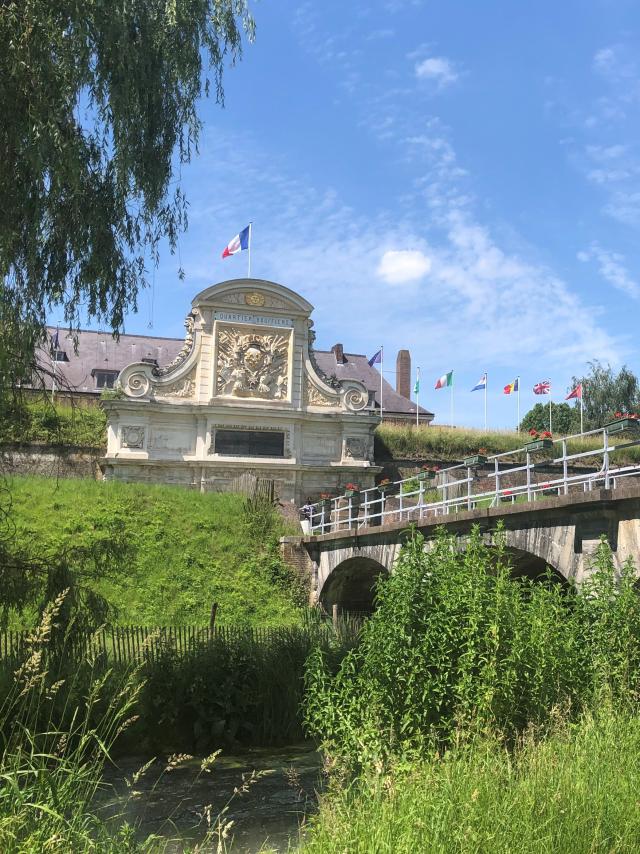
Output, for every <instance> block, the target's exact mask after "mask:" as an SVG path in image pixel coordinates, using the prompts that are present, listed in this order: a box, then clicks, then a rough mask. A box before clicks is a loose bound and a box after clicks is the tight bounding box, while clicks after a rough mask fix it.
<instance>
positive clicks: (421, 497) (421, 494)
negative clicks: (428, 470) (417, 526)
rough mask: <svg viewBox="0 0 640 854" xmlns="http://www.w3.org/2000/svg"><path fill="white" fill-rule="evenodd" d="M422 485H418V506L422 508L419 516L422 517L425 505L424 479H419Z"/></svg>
mask: <svg viewBox="0 0 640 854" xmlns="http://www.w3.org/2000/svg"><path fill="white" fill-rule="evenodd" d="M419 483H420V486H419V487H418V490H419V491H418V507H419V508H420V512H419V513H418V518H419V519H422V508H423V507H424V481H423V480H421V481H419Z"/></svg>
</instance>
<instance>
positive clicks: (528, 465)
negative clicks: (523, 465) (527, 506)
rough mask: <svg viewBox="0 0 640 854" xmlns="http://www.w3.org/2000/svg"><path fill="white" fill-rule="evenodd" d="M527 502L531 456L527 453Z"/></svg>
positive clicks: (529, 495)
mask: <svg viewBox="0 0 640 854" xmlns="http://www.w3.org/2000/svg"><path fill="white" fill-rule="evenodd" d="M527 501H531V454H530V453H529V451H527Z"/></svg>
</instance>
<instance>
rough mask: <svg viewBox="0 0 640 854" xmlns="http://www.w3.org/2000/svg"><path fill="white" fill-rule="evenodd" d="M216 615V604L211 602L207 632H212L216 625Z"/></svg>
mask: <svg viewBox="0 0 640 854" xmlns="http://www.w3.org/2000/svg"><path fill="white" fill-rule="evenodd" d="M217 613H218V603H217V602H213V604H212V605H211V614H210V616H209V631H210V632H212V631H213V630H214V628H215V625H216V614H217Z"/></svg>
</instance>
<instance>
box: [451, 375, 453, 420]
mask: <svg viewBox="0 0 640 854" xmlns="http://www.w3.org/2000/svg"><path fill="white" fill-rule="evenodd" d="M451 426H452V427H453V371H451Z"/></svg>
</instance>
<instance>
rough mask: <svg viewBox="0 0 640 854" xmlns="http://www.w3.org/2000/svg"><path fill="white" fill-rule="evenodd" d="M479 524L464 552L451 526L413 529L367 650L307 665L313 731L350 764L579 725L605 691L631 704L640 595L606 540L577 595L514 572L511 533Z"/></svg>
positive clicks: (630, 571) (368, 634)
mask: <svg viewBox="0 0 640 854" xmlns="http://www.w3.org/2000/svg"><path fill="white" fill-rule="evenodd" d="M494 539H495V544H494V545H488V544H487V543H485V542H484V540H483V538H482V536H481V535H480V533H479V532H478V531H477V530H476V531H474V533H473V534H472V536H471V538H470V542H469V544H468V546H467V548H466V549H465V550H464V551H462V550H461V549H460V548H459V545H458V543H457V541H456V538H455V536H453V535H451V534H447V533H446V532H444V531H441V532H440V533H439V535H438V536H437V538H436V540H435V542H434V544H433V547H432V548H431V550H430V551H427V552H425V550H424V541H423V539H422V537H421V536H420V535H418V534H414V535H413V536H412V538H411V539H410V541H409V542H408V543H407V544H406V545H405V546H404V548H403V550H402V552H401V555H400V558H399V561H398V564H397V567H396V570H395V572H394V574H393V575H392V576H391V577H390V578H389V579H388V580H386V581H383V582H381V583H380V586H379V589H378V607H377V610H376V612H375V614H374V615H373V617H372V618H371V619H370V620H369V621H368V622H367V624H366V625H365V626H364V628H363V631H362V639H361V643H360V645H359V646H358V648H357V649H354V650H352V651H351V652H350V653H349V654H348V655H347V656H346V657H345V658H344V660H343V661H342V663H341V665H340V667H339V669H338V670H337V673H335V675H334V673H333V672H332V670H331V668H330V667H329V665H328V664H327V662H326V661H325V657H324V654H323V652H322V650H319V649H316V650H314V651H313V652H312V654H311V656H310V659H309V662H308V666H307V670H306V685H307V695H306V705H305V715H306V723H307V726H308V729H309V731H310V732H311V733H312V734H313V735H315V736H316V737H317V738H319V739H320V740H321V741H322V742H323V743H324V745H325V746H326V747H327V748H328V749H329V750H330V752H332V753H334V754H336V755H338V756H340V757H342V758H343V759H344V760H346V761H347V762H348V763H349V764H351V765H356V766H357V765H364V766H367V765H371V764H373V765H375V764H379V763H380V762H382V763H383V764H384V763H385V762H387V761H388V760H389V759H390V757H392V756H394V755H395V756H396V757H397V756H398V755H402V756H405V757H419V756H424V755H425V754H427V753H429V752H430V751H433V750H434V749H439V748H441V747H442V746H443V745H446V744H450V743H452V741H453V740H459V739H460V738H461V737H463V738H470V737H471V736H472V735H473V734H477V733H478V732H490V731H498V732H501V733H502V734H504V736H505V737H506V738H507V739H509V740H511V741H513V740H514V739H516V738H517V737H518V734H519V733H521V732H522V731H524V730H525V729H526V728H527V727H528V726H530V725H535V726H537V727H544V726H546V725H547V724H548V722H549V719H550V714H551V712H552V710H553V709H554V708H562V709H564V710H565V711H566V713H567V714H568V715H570V716H572V717H574V716H576V715H578V714H579V713H581V712H582V711H584V710H585V709H590V708H594V707H595V706H596V705H597V703H598V702H599V698H600V697H601V696H602V694H603V692H607V693H608V695H610V696H612V697H613V698H614V700H615V701H616V702H617V703H618V704H619V705H624V704H626V705H627V706H628V707H629V708H635V703H636V700H637V697H638V690H639V688H640V667H639V664H640V600H639V599H638V597H637V594H636V592H635V590H634V579H635V573H634V568H633V566H632V564H631V563H627V564H626V565H625V567H624V569H623V571H622V573H621V577H620V578H617V577H616V573H615V569H614V564H613V559H612V556H611V552H610V550H609V548H608V546H607V544H606V543H604V542H603V543H602V544H601V545H600V547H599V548H598V552H597V554H596V556H595V559H594V571H593V573H592V574H591V576H590V578H589V580H588V581H587V582H586V583H585V584H584V586H583V587H582V589H581V590H579V591H578V590H575V589H573V588H570V589H568V590H564V589H563V588H562V587H560V586H559V585H558V584H557V583H555V582H553V581H552V580H551V578H550V577H549V578H547V579H542V580H539V581H532V580H528V579H515V578H513V577H512V574H511V566H510V563H509V556H508V552H507V550H506V548H505V546H504V537H503V535H502V534H501V533H500V532H498V533H497V534H496V535H495V538H494Z"/></svg>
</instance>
